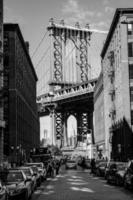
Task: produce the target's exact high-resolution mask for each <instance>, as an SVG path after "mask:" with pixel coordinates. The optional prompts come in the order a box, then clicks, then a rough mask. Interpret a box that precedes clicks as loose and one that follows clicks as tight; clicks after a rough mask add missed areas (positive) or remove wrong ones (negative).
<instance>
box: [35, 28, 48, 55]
mask: <svg viewBox="0 0 133 200" xmlns="http://www.w3.org/2000/svg"><path fill="white" fill-rule="evenodd" d="M47 33H48V30H47V31H46V32H45V34H44V35H43V37H42V39H41V40H40V42H39V44H38V45H37V47H36V48H35V50H34V52H33V54H32V56H31V58H33V56H34V55H35V54H36V52H37V51H38V49H39V48H40V46H41V44H42V43H43V40H44V39H45V38H46V35H47Z"/></svg>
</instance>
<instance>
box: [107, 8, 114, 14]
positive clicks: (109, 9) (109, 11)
mask: <svg viewBox="0 0 133 200" xmlns="http://www.w3.org/2000/svg"><path fill="white" fill-rule="evenodd" d="M114 10H115V9H114V8H112V7H109V6H106V7H105V12H106V13H111V14H112V13H113V12H114Z"/></svg>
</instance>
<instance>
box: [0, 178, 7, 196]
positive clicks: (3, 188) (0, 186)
mask: <svg viewBox="0 0 133 200" xmlns="http://www.w3.org/2000/svg"><path fill="white" fill-rule="evenodd" d="M7 198H8V190H7V188H6V186H4V185H3V183H2V181H1V180H0V200H7Z"/></svg>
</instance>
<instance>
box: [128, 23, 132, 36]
mask: <svg viewBox="0 0 133 200" xmlns="http://www.w3.org/2000/svg"><path fill="white" fill-rule="evenodd" d="M128 35H133V24H128Z"/></svg>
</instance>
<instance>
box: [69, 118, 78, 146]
mask: <svg viewBox="0 0 133 200" xmlns="http://www.w3.org/2000/svg"><path fill="white" fill-rule="evenodd" d="M76 138H77V119H76V117H75V116H74V115H72V114H71V115H70V116H69V117H68V118H67V142H68V145H69V146H75V145H76V141H77V139H76Z"/></svg>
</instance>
